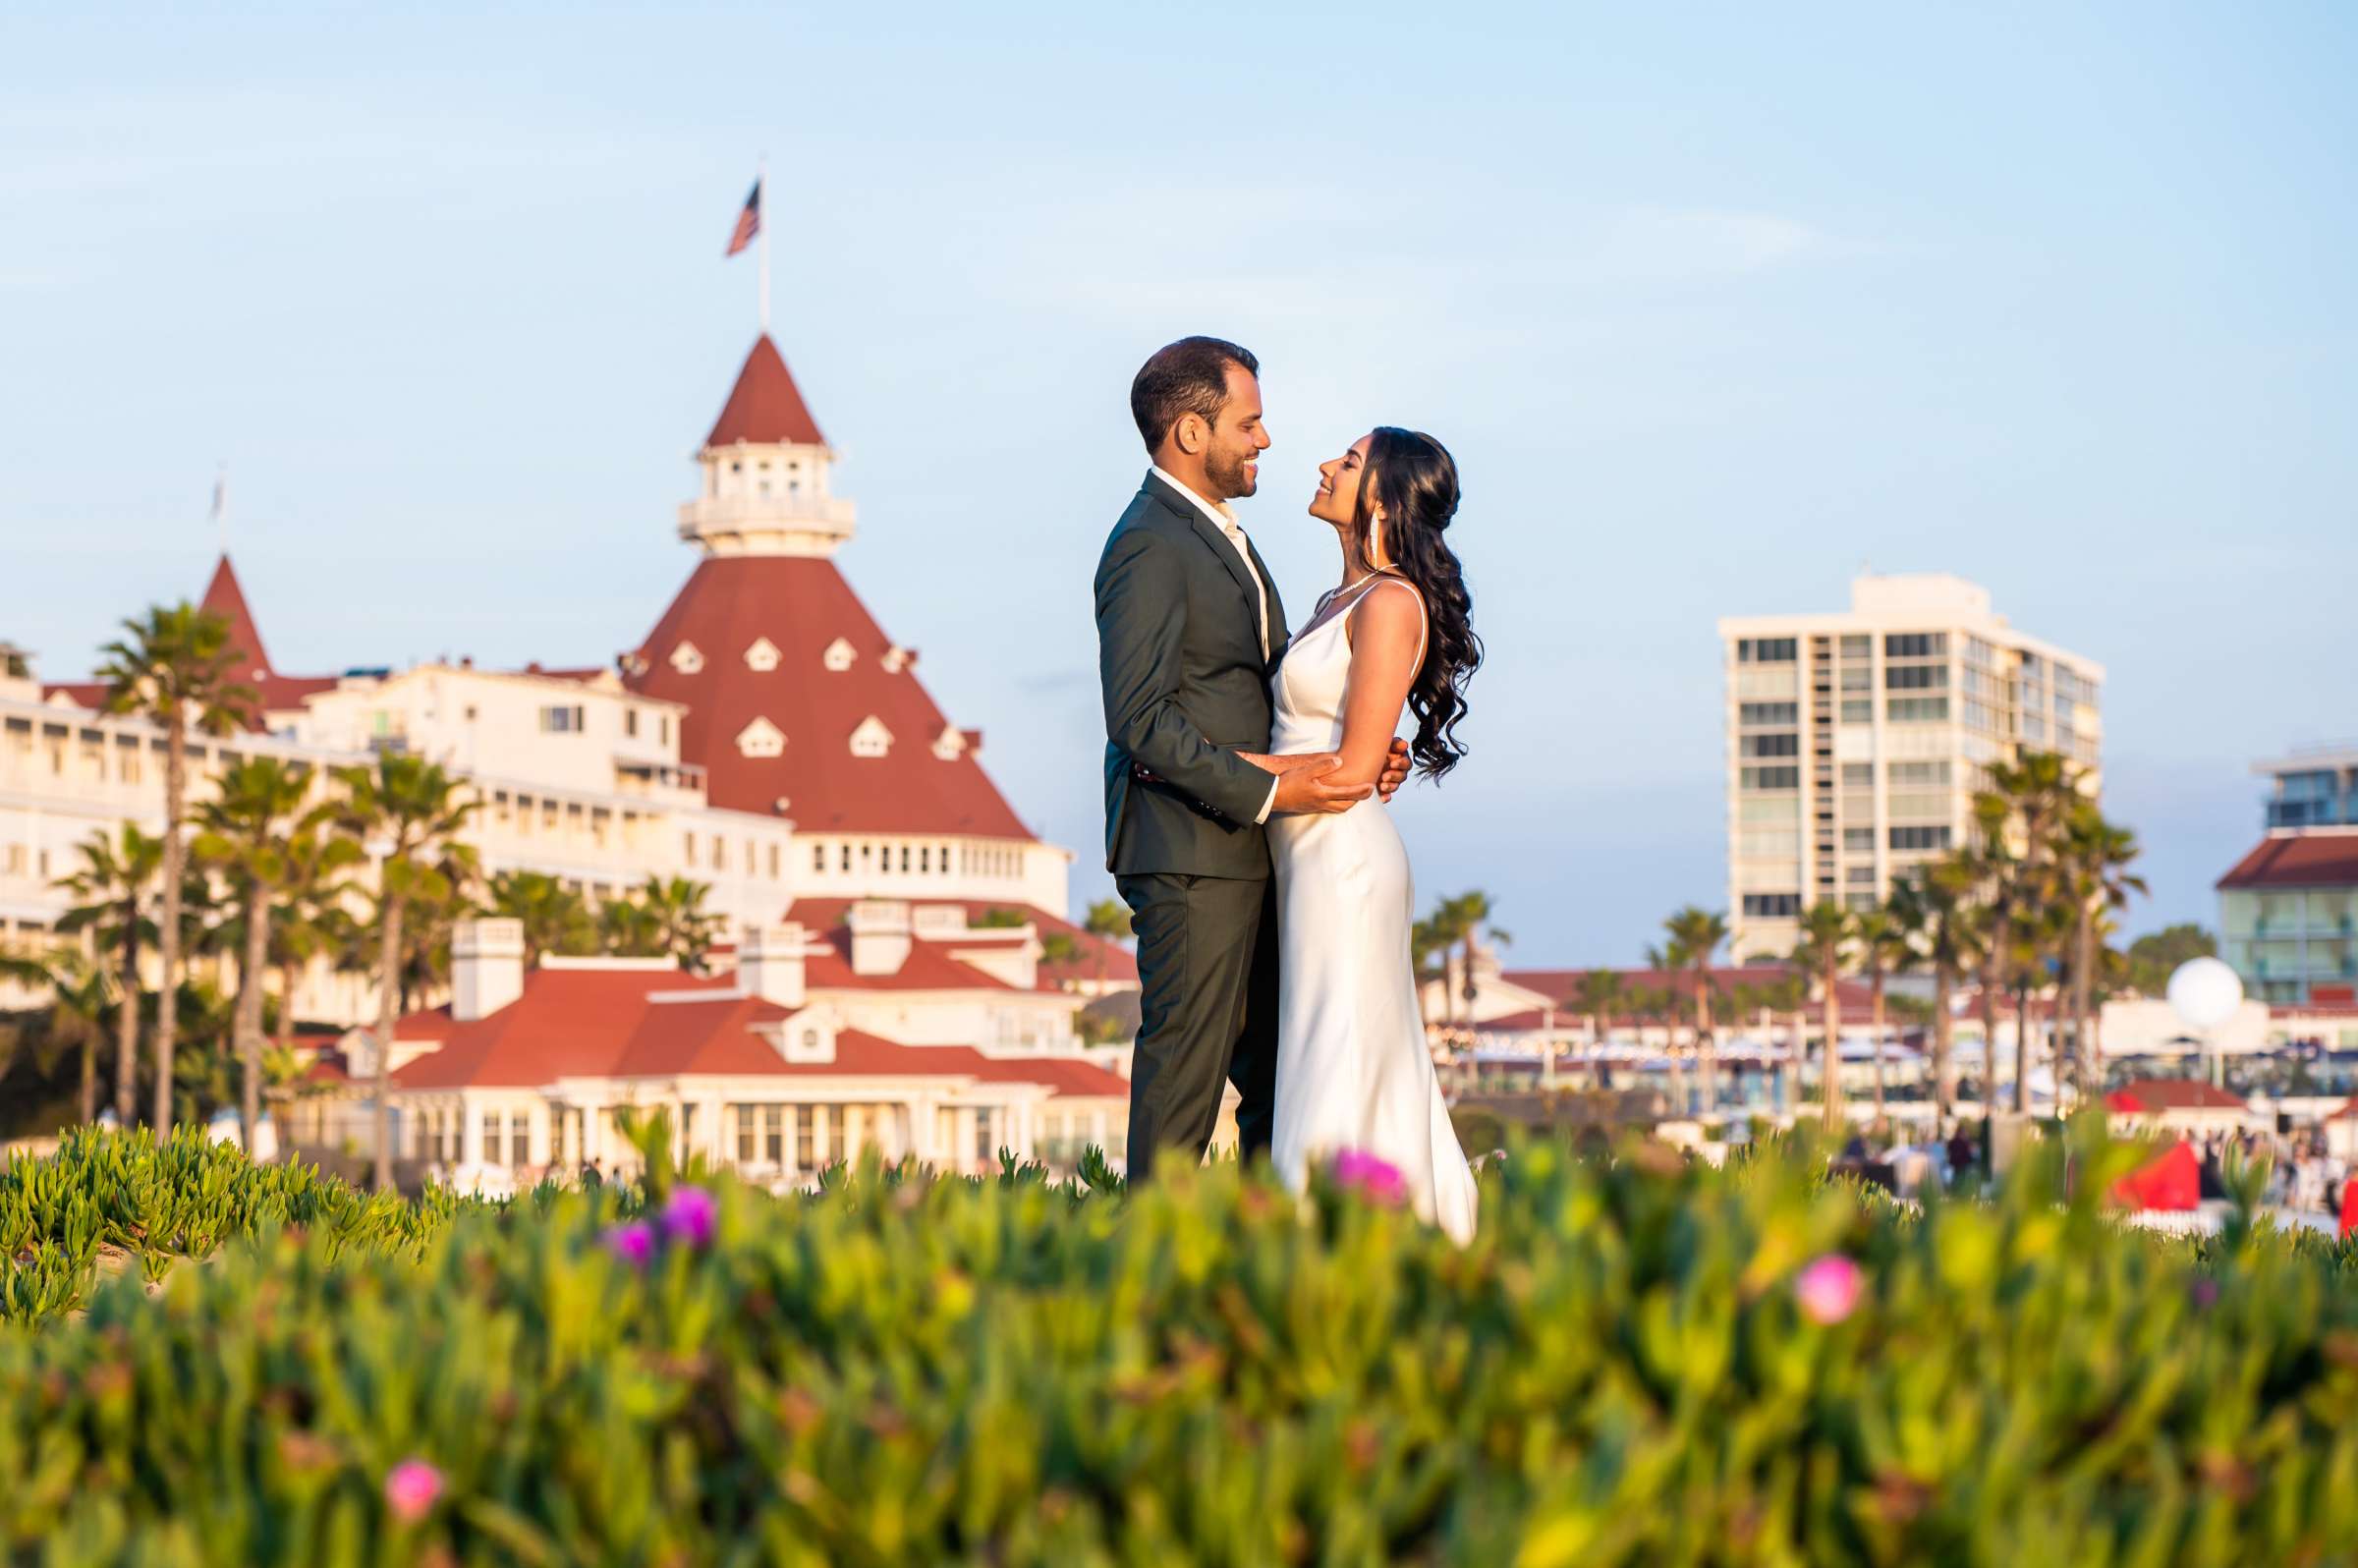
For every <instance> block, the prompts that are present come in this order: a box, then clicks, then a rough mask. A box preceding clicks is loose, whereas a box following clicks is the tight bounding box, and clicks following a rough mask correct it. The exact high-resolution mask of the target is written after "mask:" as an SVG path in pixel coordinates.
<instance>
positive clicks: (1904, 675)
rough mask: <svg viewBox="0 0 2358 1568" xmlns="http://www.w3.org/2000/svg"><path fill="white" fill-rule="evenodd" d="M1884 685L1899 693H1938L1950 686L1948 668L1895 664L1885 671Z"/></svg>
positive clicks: (1943, 666) (1944, 666)
mask: <svg viewBox="0 0 2358 1568" xmlns="http://www.w3.org/2000/svg"><path fill="white" fill-rule="evenodd" d="M1883 685H1884V686H1886V687H1888V688H1890V689H1891V690H1893V691H1897V692H1905V691H1918V692H1926V691H1931V692H1937V691H1940V690H1942V689H1944V688H1945V687H1946V686H1947V685H1948V666H1947V665H1945V664H1894V665H1891V666H1890V667H1889V668H1887V669H1885V670H1884V671H1883Z"/></svg>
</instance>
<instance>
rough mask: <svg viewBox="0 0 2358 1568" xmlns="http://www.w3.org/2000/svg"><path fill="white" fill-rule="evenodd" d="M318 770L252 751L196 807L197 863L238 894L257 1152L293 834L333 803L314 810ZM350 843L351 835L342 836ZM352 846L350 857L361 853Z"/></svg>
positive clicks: (245, 1047)
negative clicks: (265, 1024) (274, 922)
mask: <svg viewBox="0 0 2358 1568" xmlns="http://www.w3.org/2000/svg"><path fill="white" fill-rule="evenodd" d="M311 784H312V778H311V770H310V769H309V767H305V766H301V765H299V764H296V763H293V762H285V761H281V760H280V759H278V758H277V757H273V756H256V757H251V758H249V759H248V760H246V761H243V762H240V763H239V764H238V765H237V766H235V767H233V768H231V769H230V770H229V771H228V772H227V773H225V774H223V775H222V778H221V785H220V790H219V792H218V793H217V794H216V795H215V797H214V798H213V799H212V800H209V801H206V802H204V803H203V804H202V805H201V806H199V807H197V816H196V824H197V838H196V841H195V842H194V843H193V844H192V845H191V846H190V848H191V850H192V851H193V852H194V853H195V855H196V858H197V864H199V865H201V866H206V867H211V868H218V869H219V870H220V871H221V872H222V873H223V874H224V875H225V876H226V877H227V878H228V880H229V883H230V885H231V887H232V889H233V890H234V891H235V894H236V896H237V900H238V912H237V917H236V920H235V922H234V924H235V927H236V935H237V937H238V938H239V944H240V947H239V954H238V1000H237V1010H236V1012H235V1014H234V1015H233V1019H234V1021H233V1023H232V1024H231V1027H230V1033H231V1038H232V1040H233V1042H234V1044H233V1049H234V1050H235V1052H236V1054H237V1058H238V1067H239V1073H238V1127H239V1130H240V1131H241V1132H242V1133H243V1134H244V1135H245V1139H246V1149H247V1152H248V1153H249V1154H251V1153H252V1152H253V1150H254V1149H255V1148H257V1147H258V1145H257V1143H256V1137H257V1135H258V1133H259V1131H260V1129H261V1124H262V1000H263V996H264V993H265V991H266V990H267V988H268V981H267V980H266V979H265V977H266V976H267V975H268V974H269V970H270V951H271V940H270V938H271V919H272V916H273V914H274V913H275V906H276V904H277V901H278V899H279V898H280V896H281V895H282V893H283V892H284V890H285V889H286V887H287V886H288V884H289V883H290V882H291V881H292V880H293V879H294V876H295V874H296V871H297V869H298V868H297V867H296V865H295V864H294V861H293V858H292V857H290V856H289V854H288V853H287V844H288V841H289V840H290V839H291V838H296V837H300V836H303V835H306V834H309V835H314V836H315V835H316V834H317V832H318V830H319V828H320V827H321V826H322V825H323V824H324V823H325V822H326V821H327V820H328V819H329V818H330V816H332V814H333V812H334V810H335V809H334V808H333V807H331V806H319V807H314V808H312V809H311V810H309V812H307V811H305V809H304V802H305V801H306V800H307V799H308V798H309V795H310V792H311ZM342 842H344V843H345V844H346V845H347V846H349V845H350V843H351V841H350V840H349V839H347V840H344V841H342ZM357 853H358V851H357V850H349V849H348V851H347V857H348V858H349V857H350V856H352V855H357Z"/></svg>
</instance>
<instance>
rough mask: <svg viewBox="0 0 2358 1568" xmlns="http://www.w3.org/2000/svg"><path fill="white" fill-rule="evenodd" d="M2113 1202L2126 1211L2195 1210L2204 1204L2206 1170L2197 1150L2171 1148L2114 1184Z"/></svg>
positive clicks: (2173, 1145) (2180, 1147)
mask: <svg viewBox="0 0 2358 1568" xmlns="http://www.w3.org/2000/svg"><path fill="white" fill-rule="evenodd" d="M2112 1201H2113V1202H2114V1203H2116V1204H2120V1205H2121V1206H2123V1207H2124V1208H2174V1209H2189V1208H2193V1207H2196V1206H2197V1205H2198V1204H2201V1203H2202V1201H2203V1168H2202V1166H2201V1164H2200V1163H2198V1162H2197V1161H2196V1159H2195V1157H2194V1149H2193V1148H2191V1147H2189V1146H2188V1145H2187V1144H2185V1143H2184V1142H2179V1143H2175V1144H2172V1145H2170V1146H2169V1148H2167V1149H2166V1150H2165V1151H2164V1152H2163V1153H2162V1154H2161V1156H2160V1157H2159V1158H2157V1159H2154V1160H2151V1161H2149V1162H2148V1163H2146V1164H2144V1165H2141V1166H2139V1167H2138V1168H2137V1169H2136V1170H2133V1171H2131V1172H2129V1174H2128V1175H2126V1176H2123V1177H2122V1178H2121V1179H2120V1180H2119V1181H2118V1182H2116V1183H2114V1184H2113V1187H2112Z"/></svg>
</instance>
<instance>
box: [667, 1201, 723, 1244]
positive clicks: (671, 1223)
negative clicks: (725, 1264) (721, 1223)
mask: <svg viewBox="0 0 2358 1568" xmlns="http://www.w3.org/2000/svg"><path fill="white" fill-rule="evenodd" d="M719 1215H720V1204H719V1203H718V1202H717V1201H716V1200H715V1199H714V1198H713V1196H712V1195H711V1194H710V1193H708V1192H706V1191H704V1190H703V1189H702V1187H682V1188H680V1189H679V1190H678V1191H676V1192H674V1193H673V1194H672V1195H671V1201H670V1202H669V1203H667V1204H664V1205H663V1234H664V1235H665V1236H667V1237H669V1238H670V1239H671V1240H673V1241H675V1242H686V1243H687V1244H688V1245H689V1246H691V1247H703V1246H707V1245H709V1244H710V1243H711V1240H712V1226H713V1222H714V1221H715V1220H716V1219H717V1218H718V1217H719Z"/></svg>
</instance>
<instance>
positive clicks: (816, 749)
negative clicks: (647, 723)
mask: <svg viewBox="0 0 2358 1568" xmlns="http://www.w3.org/2000/svg"><path fill="white" fill-rule="evenodd" d="M764 638H766V639H767V640H768V641H769V643H770V644H771V645H772V646H774V647H775V648H777V649H778V653H779V659H778V663H777V666H776V668H774V669H770V670H766V671H763V670H756V669H754V668H752V667H751V666H750V665H748V664H747V663H746V661H745V655H746V650H747V649H748V648H751V647H752V646H753V645H754V644H756V643H757V642H758V641H760V640H761V639H764ZM838 638H840V639H842V640H843V641H844V642H845V643H846V644H849V645H850V647H851V648H852V650H853V655H854V656H853V659H852V664H851V667H850V668H849V669H846V670H830V669H828V668H827V667H826V656H825V655H826V650H827V648H828V647H829V646H831V645H832V644H834V643H835V641H836V640H837V639H838ZM683 643H686V644H693V645H694V646H695V648H696V650H697V652H698V654H699V655H701V658H702V664H701V666H700V667H698V668H697V669H696V671H695V673H693V674H688V673H683V672H682V671H681V670H680V669H678V668H677V667H676V666H675V665H674V664H673V662H672V660H673V656H674V654H675V653H676V652H677V650H678V649H679V647H680V645H681V644H683ZM892 647H893V643H892V640H891V639H890V638H888V637H886V636H885V635H884V633H883V631H882V629H881V628H879V627H878V626H877V625H876V623H875V620H874V619H873V618H872V617H871V616H870V614H869V613H868V609H867V606H865V605H863V604H862V603H861V602H860V598H859V595H858V594H856V593H854V592H853V591H852V586H851V585H850V584H849V583H847V582H845V581H844V577H843V573H842V572H841V571H839V570H837V568H836V566H835V563H834V562H833V561H832V560H829V559H826V558H824V557H821V556H799V555H740V556H716V557H711V558H708V559H706V560H704V561H703V562H702V563H701V564H700V565H699V566H698V567H697V569H696V571H695V573H694V574H693V575H692V576H690V577H689V579H688V582H687V585H686V586H685V587H683V588H681V589H680V592H679V596H678V597H677V598H675V599H673V600H672V602H671V607H670V608H669V609H667V610H665V611H664V612H663V618H662V619H661V620H659V621H657V622H656V623H655V629H654V631H653V632H651V633H649V634H648V636H647V639H646V642H645V643H644V644H641V645H640V647H639V649H638V651H637V653H636V654H635V655H634V657H633V659H632V660H631V663H630V666H629V667H630V668H632V669H633V670H635V671H636V673H634V674H632V675H631V676H630V677H629V678H628V679H629V684H630V686H631V689H632V690H633V691H636V692H639V693H641V694H643V695H645V696H647V697H658V698H664V699H666V700H671V701H675V702H684V703H686V704H687V706H688V712H687V715H686V717H685V718H684V719H683V720H682V721H681V725H680V756H681V758H682V760H684V761H688V762H693V763H697V764H699V765H701V766H702V768H703V769H704V773H705V782H706V786H707V789H708V792H709V796H710V799H711V802H712V804H713V805H714V806H717V807H724V808H727V809H729V810H731V811H740V812H772V811H775V810H777V806H776V802H777V800H778V798H779V797H781V796H783V797H785V799H786V802H787V804H786V807H785V814H786V815H788V816H791V817H792V818H794V821H795V825H796V826H797V827H799V828H801V829H802V830H803V831H805V832H814V831H815V832H828V831H835V830H842V831H849V832H885V833H943V834H971V835H974V836H976V837H982V838H1014V839H1029V838H1031V837H1032V834H1031V833H1030V832H1029V831H1027V830H1026V829H1025V827H1024V824H1023V823H1022V821H1020V820H1019V819H1018V818H1017V816H1016V814H1015V812H1013V811H1012V810H1011V809H1010V808H1009V807H1008V805H1007V802H1006V800H1005V798H1004V797H1002V796H1001V795H1000V794H999V792H998V789H997V787H996V786H995V785H993V784H992V783H991V781H990V778H989V776H988V775H987V774H985V773H984V772H983V768H982V764H980V763H979V762H977V761H976V760H975V757H974V755H973V753H971V752H966V753H962V754H961V755H959V756H953V757H949V758H947V759H945V758H943V757H940V756H935V755H934V752H933V746H934V742H935V741H936V740H937V739H939V737H940V735H941V733H942V731H943V730H944V729H945V728H946V727H947V726H948V720H946V719H945V718H943V716H942V712H941V709H939V708H938V707H935V706H934V705H933V700H932V699H931V698H930V697H928V696H926V689H925V688H924V687H923V686H921V685H919V684H918V679H917V676H916V674H915V672H914V671H913V670H912V669H911V667H910V666H909V665H908V664H905V663H904V664H903V665H902V667H901V668H900V669H899V670H898V671H897V672H893V671H888V670H886V669H885V667H884V659H885V655H886V654H887V653H889V652H890V651H891V650H892ZM871 717H872V718H874V719H876V720H877V721H878V722H879V723H881V724H882V725H883V726H884V728H885V730H886V731H887V732H888V733H889V734H890V735H891V737H892V742H891V745H890V746H889V747H888V748H887V749H886V752H885V755H884V756H853V755H852V732H853V731H854V730H856V729H858V728H860V726H861V725H862V724H864V723H865V722H866V721H867V720H869V719H870V718H871ZM758 718H759V719H767V720H768V721H769V723H770V724H771V725H772V726H774V727H775V728H776V729H777V730H778V731H779V732H780V733H782V734H783V735H784V736H785V737H786V744H785V749H784V751H783V753H782V754H781V755H780V756H771V757H749V756H746V755H745V754H744V753H743V752H742V751H741V750H740V749H739V748H738V744H737V737H738V736H739V735H740V734H741V733H743V732H744V730H745V729H746V728H747V726H749V725H751V724H752V723H753V722H754V721H755V720H756V719H758Z"/></svg>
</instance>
